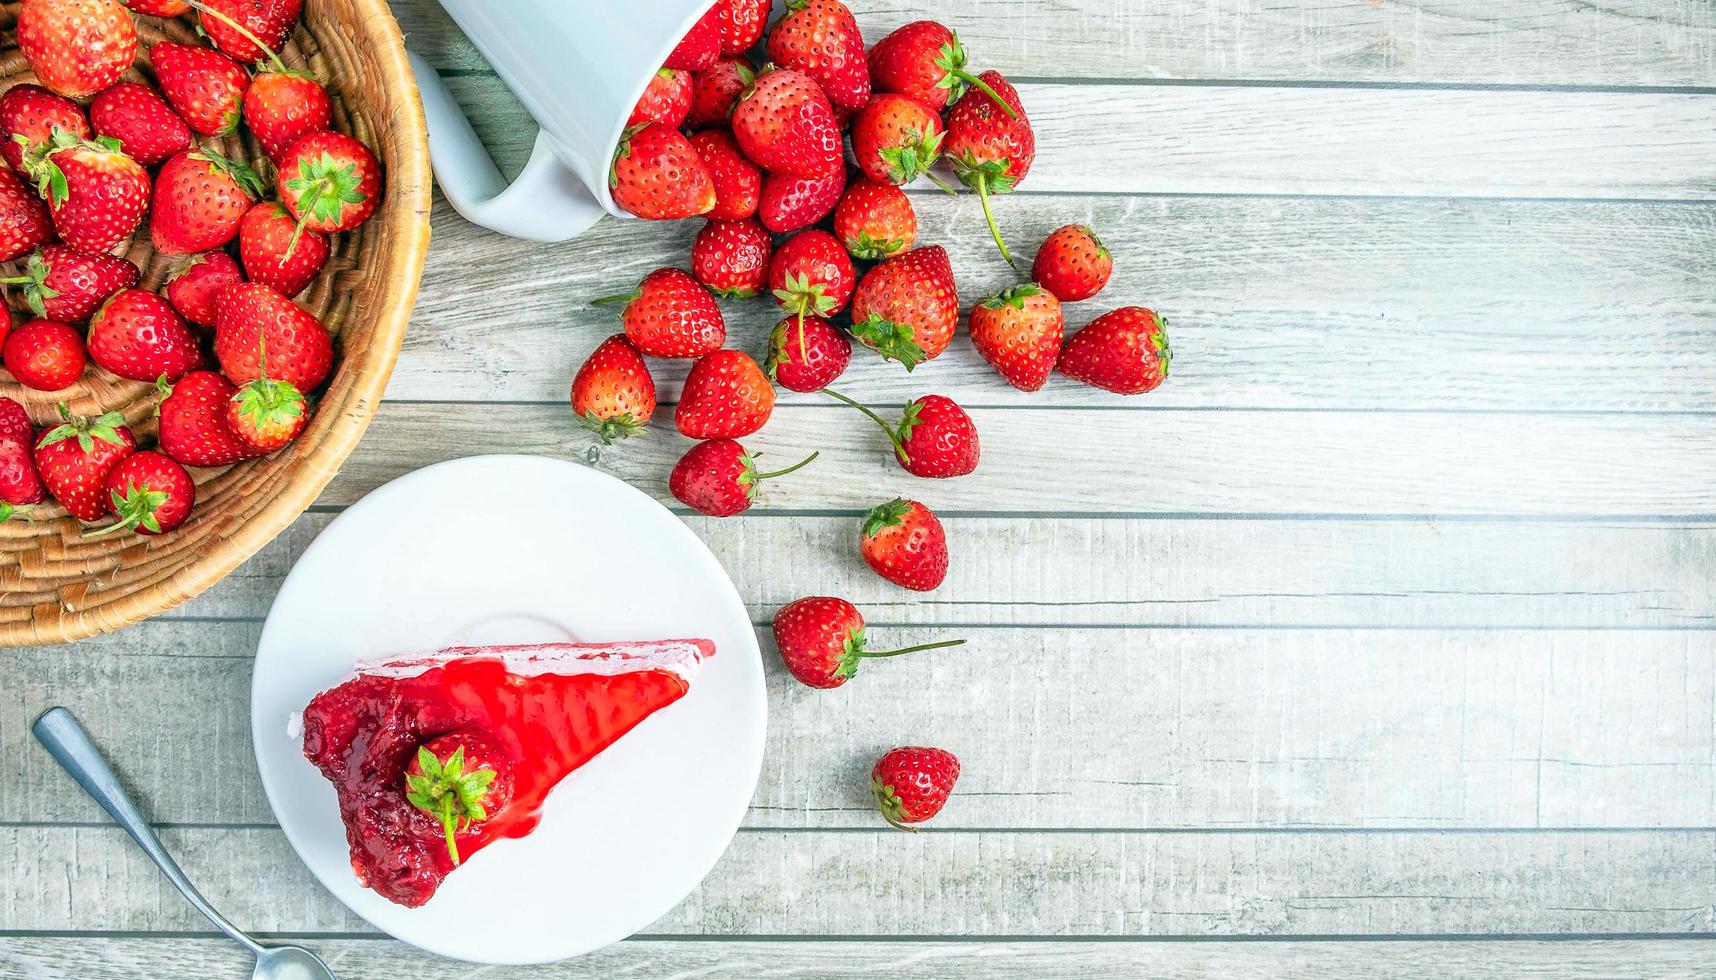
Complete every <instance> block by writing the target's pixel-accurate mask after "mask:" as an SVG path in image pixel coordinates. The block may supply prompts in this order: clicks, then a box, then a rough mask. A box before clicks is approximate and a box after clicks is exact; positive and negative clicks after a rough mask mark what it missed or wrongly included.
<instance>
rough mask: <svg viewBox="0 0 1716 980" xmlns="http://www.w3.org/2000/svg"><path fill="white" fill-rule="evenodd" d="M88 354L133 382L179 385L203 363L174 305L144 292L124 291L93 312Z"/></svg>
mask: <svg viewBox="0 0 1716 980" xmlns="http://www.w3.org/2000/svg"><path fill="white" fill-rule="evenodd" d="M89 356H90V359H91V360H93V361H95V363H97V364H99V365H101V366H102V367H104V368H106V369H107V370H109V371H112V372H113V373H114V374H117V375H119V376H120V377H121V378H129V379H131V380H132V381H154V380H156V379H157V378H162V377H164V378H166V379H167V380H168V381H177V380H178V379H180V378H182V377H184V376H185V375H187V374H189V373H191V372H192V371H195V370H196V369H197V368H199V367H201V366H202V363H203V355H202V351H201V350H200V349H198V347H197V338H196V337H195V336H194V335H192V333H191V331H190V328H189V327H186V326H185V321H184V320H183V319H182V318H181V317H180V316H179V314H178V311H176V310H174V309H173V305H172V304H171V303H169V302H167V301H166V300H164V299H162V298H161V297H160V296H157V295H155V294H154V293H146V292H144V291H143V290H141V289H127V290H124V291H122V292H120V293H118V294H117V295H115V296H114V297H113V298H112V299H110V300H108V301H107V303H106V304H104V305H103V306H102V307H101V309H99V310H97V311H96V312H95V316H94V317H92V318H91V319H90V321H89Z"/></svg>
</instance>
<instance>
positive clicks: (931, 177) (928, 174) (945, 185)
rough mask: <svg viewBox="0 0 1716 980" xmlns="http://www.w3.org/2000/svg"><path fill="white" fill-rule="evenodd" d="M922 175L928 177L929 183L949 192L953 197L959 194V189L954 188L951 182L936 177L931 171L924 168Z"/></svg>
mask: <svg viewBox="0 0 1716 980" xmlns="http://www.w3.org/2000/svg"><path fill="white" fill-rule="evenodd" d="M923 175H924V176H925V177H927V178H929V182H930V183H932V184H934V185H936V186H937V187H939V188H941V189H942V190H944V191H946V192H948V193H949V194H952V195H953V196H955V197H958V196H959V191H958V190H956V189H955V188H954V186H953V185H952V184H949V183H948V182H947V181H945V180H942V179H941V178H940V177H937V176H936V175H935V173H934V172H933V171H929V170H925V171H924V173H923Z"/></svg>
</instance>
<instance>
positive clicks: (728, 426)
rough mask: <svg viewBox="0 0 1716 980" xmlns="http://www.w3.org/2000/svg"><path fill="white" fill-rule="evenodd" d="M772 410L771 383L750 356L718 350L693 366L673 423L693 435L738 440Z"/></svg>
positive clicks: (767, 417)
mask: <svg viewBox="0 0 1716 980" xmlns="http://www.w3.org/2000/svg"><path fill="white" fill-rule="evenodd" d="M774 410H775V389H774V386H773V385H771V384H769V378H768V375H765V374H764V373H763V369H762V368H760V367H758V366H757V362H756V361H754V360H752V359H751V355H749V354H746V353H744V352H742V351H736V350H718V351H716V352H714V353H713V354H707V355H705V356H703V357H701V358H698V360H697V363H695V364H693V365H691V371H690V373H688V374H686V376H685V387H684V389H683V390H681V391H680V393H679V406H678V407H677V408H675V409H674V411H673V424H674V425H676V426H678V427H679V432H680V434H681V435H686V436H690V437H691V438H693V439H740V438H743V437H745V436H748V435H750V434H751V433H753V432H755V431H757V430H758V429H760V428H762V427H763V423H765V422H767V421H768V420H769V415H770V414H771V413H773V412H774Z"/></svg>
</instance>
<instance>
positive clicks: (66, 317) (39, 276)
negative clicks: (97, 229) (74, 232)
mask: <svg viewBox="0 0 1716 980" xmlns="http://www.w3.org/2000/svg"><path fill="white" fill-rule="evenodd" d="M138 278H139V272H138V270H137V266H136V265H134V264H133V263H132V262H131V260H129V259H123V258H120V257H119V256H116V255H90V254H88V253H85V252H79V251H76V250H75V249H69V248H66V247H65V246H64V245H45V246H43V247H42V248H41V250H39V251H38V252H36V254H34V255H32V256H30V261H29V262H28V263H27V264H26V265H25V267H24V274H23V275H21V276H12V277H9V278H6V279H0V282H3V283H6V284H8V285H13V286H22V287H23V289H22V292H23V294H24V302H25V303H26V304H27V305H28V306H29V307H30V311H31V312H33V313H35V314H36V315H37V316H39V317H44V318H46V319H49V320H58V321H60V322H61V323H78V322H81V321H83V320H87V319H89V317H90V314H92V313H94V312H95V309H96V307H98V306H100V305H101V304H102V303H104V302H106V301H107V298H108V297H109V296H112V295H113V294H114V293H117V292H119V291H120V290H121V289H130V288H131V287H133V286H135V285H137V280H138Z"/></svg>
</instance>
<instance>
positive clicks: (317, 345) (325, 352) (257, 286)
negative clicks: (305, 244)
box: [214, 282, 334, 391]
mask: <svg viewBox="0 0 1716 980" xmlns="http://www.w3.org/2000/svg"><path fill="white" fill-rule="evenodd" d="M214 351H215V357H216V358H218V359H219V360H220V369H221V373H222V374H224V375H226V377H227V380H229V381H232V382H233V383H234V384H244V383H245V382H247V381H255V380H256V379H257V378H259V377H262V376H264V375H266V376H267V377H270V378H274V379H275V380H277V381H288V382H291V383H292V384H293V385H296V386H297V388H298V390H299V391H314V390H316V388H318V387H320V386H321V384H322V382H323V381H324V380H326V379H327V377H328V372H329V371H331V370H333V366H334V342H333V340H332V339H331V338H330V337H329V336H328V331H327V330H325V329H323V327H322V322H321V321H320V320H317V319H316V318H315V317H314V316H311V315H310V314H309V313H307V312H305V311H304V310H303V309H302V308H300V307H299V306H298V305H297V304H296V303H293V302H292V301H291V300H290V299H287V298H286V297H285V296H282V295H280V293H279V292H278V291H277V290H275V289H273V288H272V287H269V286H264V285H262V284H261V283H256V282H241V283H236V284H234V285H231V286H228V287H227V288H226V289H225V290H224V291H222V292H221V294H220V296H219V297H217V298H216V299H215V342H214ZM264 354H266V363H264Z"/></svg>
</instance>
